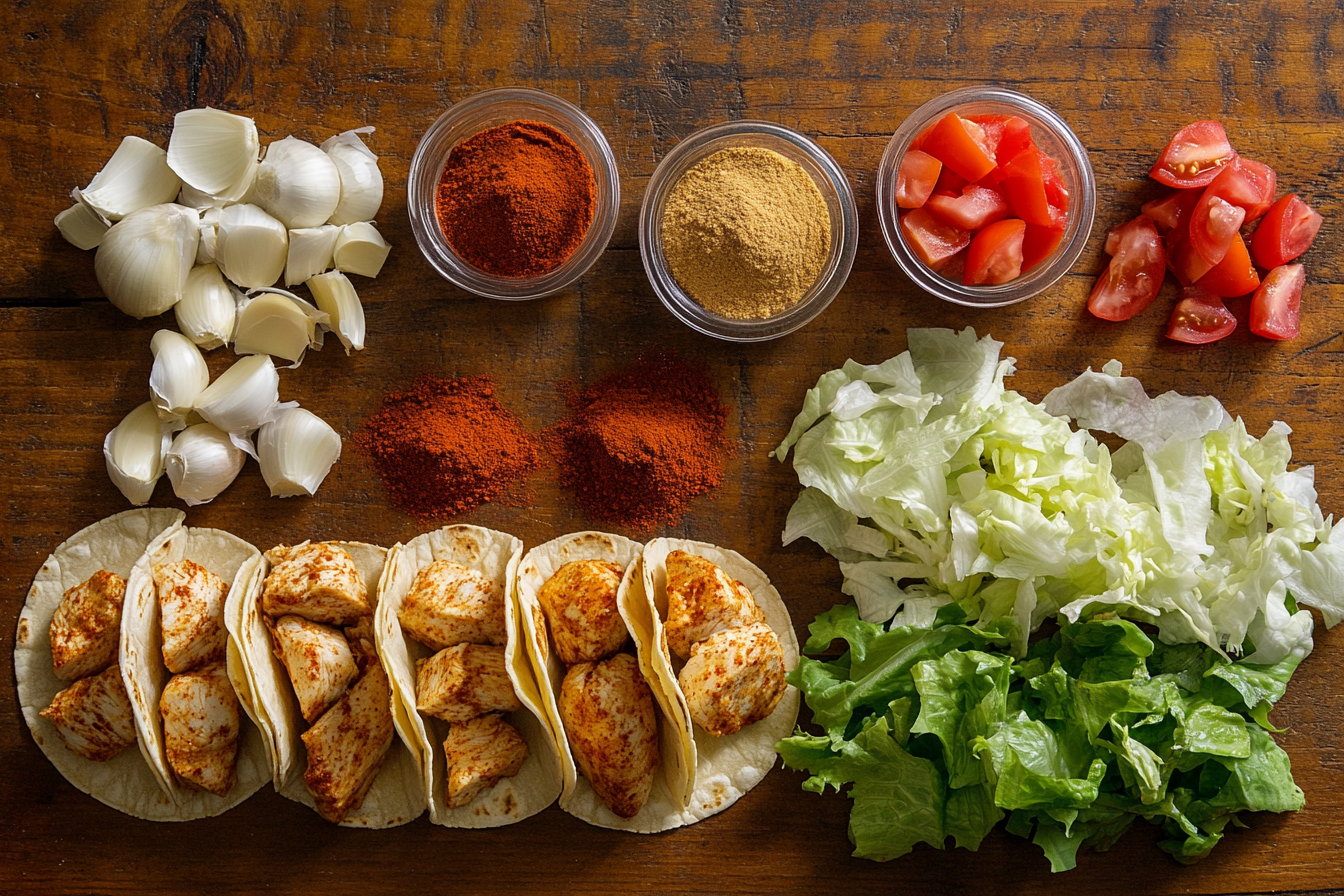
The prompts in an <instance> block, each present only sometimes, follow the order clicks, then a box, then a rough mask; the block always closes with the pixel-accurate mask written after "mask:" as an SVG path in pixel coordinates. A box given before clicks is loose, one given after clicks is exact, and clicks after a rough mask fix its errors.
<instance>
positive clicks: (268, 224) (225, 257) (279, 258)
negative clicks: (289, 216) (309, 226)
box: [215, 204, 289, 289]
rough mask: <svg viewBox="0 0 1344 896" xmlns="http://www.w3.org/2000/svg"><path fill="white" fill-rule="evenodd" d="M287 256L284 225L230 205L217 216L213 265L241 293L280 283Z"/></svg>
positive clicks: (254, 209)
mask: <svg viewBox="0 0 1344 896" xmlns="http://www.w3.org/2000/svg"><path fill="white" fill-rule="evenodd" d="M288 254H289V231H288V230H286V229H285V225H284V224H282V223H281V222H280V221H278V220H276V219H275V218H273V217H271V216H270V215H268V214H266V212H264V211H262V210H261V209H260V208H258V207H257V206H255V205H248V204H242V205H230V206H228V207H227V208H224V209H221V210H220V212H219V233H218V235H217V236H216V237H215V263H216V264H218V265H219V269H220V271H222V272H223V274H224V276H225V277H228V278H229V279H230V280H232V281H233V282H234V283H236V284H238V285H239V286H241V287H243V288H244V289H252V288H255V287H258V286H270V285H271V284H272V283H274V282H275V281H276V280H279V279H280V274H281V273H282V272H283V271H284V269H285V258H286V257H287V256H288Z"/></svg>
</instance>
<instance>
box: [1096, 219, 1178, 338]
mask: <svg viewBox="0 0 1344 896" xmlns="http://www.w3.org/2000/svg"><path fill="white" fill-rule="evenodd" d="M1112 237H1114V239H1113V240H1112ZM1107 243H1108V245H1109V246H1110V247H1111V248H1113V249H1114V250H1115V251H1114V253H1113V254H1114V256H1115V257H1114V258H1112V259H1111V260H1110V263H1109V264H1107V265H1106V269H1105V270H1104V271H1102V272H1101V276H1100V277H1098V278H1097V283H1096V285H1095V286H1093V287H1092V295H1091V296H1090V297H1089V298H1088V300H1087V310H1088V311H1090V312H1092V314H1094V315H1095V316H1097V317H1100V318H1101V319H1103V320H1115V321H1120V320H1129V319H1130V318H1131V317H1133V316H1134V315H1136V314H1138V313H1139V312H1140V311H1142V310H1143V309H1145V308H1147V307H1148V306H1149V305H1150V304H1152V301H1153V299H1154V298H1156V297H1157V292H1158V290H1160V289H1161V288H1162V280H1163V278H1164V277H1165V276H1166V268H1167V253H1166V250H1165V248H1164V247H1163V245H1162V238H1161V237H1160V236H1158V235H1157V227H1156V226H1155V225H1154V224H1153V219H1152V218H1149V217H1148V216H1147V215H1139V216H1138V217H1137V218H1135V219H1134V220H1132V221H1129V222H1127V223H1125V224H1122V225H1121V226H1119V227H1117V228H1115V229H1114V230H1112V231H1111V234H1110V235H1108V236H1107Z"/></svg>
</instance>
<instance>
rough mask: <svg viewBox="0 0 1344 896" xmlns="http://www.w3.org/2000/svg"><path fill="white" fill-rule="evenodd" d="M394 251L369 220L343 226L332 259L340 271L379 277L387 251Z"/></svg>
mask: <svg viewBox="0 0 1344 896" xmlns="http://www.w3.org/2000/svg"><path fill="white" fill-rule="evenodd" d="M391 251H392V247H391V246H390V245H388V243H387V240H385V239H383V235H382V234H381V233H379V232H378V228H377V227H374V226H373V225H372V224H370V223H368V222H367V221H361V222H359V223H356V224H347V225H345V226H344V227H342V228H341V235H340V236H338V237H337V238H336V248H335V250H334V251H333V252H332V259H333V260H334V261H335V263H336V269H337V270H338V271H345V272H346V273H347V274H359V275H360V276H361V277H377V276H378V272H379V271H381V270H382V269H383V262H385V261H387V253H389V252H391Z"/></svg>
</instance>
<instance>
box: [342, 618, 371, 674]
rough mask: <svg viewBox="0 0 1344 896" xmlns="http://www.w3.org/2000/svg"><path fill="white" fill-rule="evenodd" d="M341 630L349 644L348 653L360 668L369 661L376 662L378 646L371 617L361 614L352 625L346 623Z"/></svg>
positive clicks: (364, 666) (367, 664)
mask: <svg viewBox="0 0 1344 896" xmlns="http://www.w3.org/2000/svg"><path fill="white" fill-rule="evenodd" d="M342 631H344V632H345V640H346V643H348V644H349V645H350V653H352V654H353V655H354V657H355V662H356V663H358V664H359V667H360V668H361V669H364V668H367V667H368V666H369V664H370V663H376V662H378V646H377V642H376V639H375V637H374V634H373V617H372V616H362V617H360V619H359V621H358V622H356V623H355V624H354V625H347V626H346V627H345V628H344V629H342Z"/></svg>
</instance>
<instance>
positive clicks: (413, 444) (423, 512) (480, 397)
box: [354, 376, 539, 520]
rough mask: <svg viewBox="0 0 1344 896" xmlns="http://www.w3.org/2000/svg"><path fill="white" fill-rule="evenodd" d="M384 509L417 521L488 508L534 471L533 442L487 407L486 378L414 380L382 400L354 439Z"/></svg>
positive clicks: (491, 390) (493, 405)
mask: <svg viewBox="0 0 1344 896" xmlns="http://www.w3.org/2000/svg"><path fill="white" fill-rule="evenodd" d="M354 441H355V446H356V447H357V448H359V449H360V450H361V451H362V452H364V454H366V455H367V456H368V457H369V458H370V460H372V461H373V465H374V468H375V469H377V471H378V475H379V476H381V477H382V480H383V488H384V490H386V492H387V494H388V497H390V498H391V499H392V502H393V503H394V504H396V505H397V506H398V507H400V508H401V509H402V510H404V511H406V512H407V513H409V514H410V515H411V516H413V517H416V518H417V519H420V520H429V519H434V518H437V517H446V516H453V515H455V514H459V513H465V512H467V511H468V510H473V509H475V508H476V507H479V506H480V505H482V504H484V503H486V502H487V501H493V500H495V499H496V498H498V497H499V496H500V495H502V494H504V492H505V491H506V490H507V489H508V488H509V486H511V485H513V484H514V483H516V482H519V481H521V480H522V479H523V478H524V477H526V476H527V475H528V474H529V473H531V472H532V471H533V470H535V469H537V467H538V465H539V459H538V455H537V438H536V436H534V435H532V434H531V433H529V432H527V431H526V430H524V429H523V427H522V424H521V423H520V422H519V420H518V418H517V417H515V416H514V415H513V414H511V413H510V412H509V411H508V409H507V408H505V407H504V406H503V405H501V404H500V403H499V402H498V401H497V400H496V399H495V383H494V380H492V379H491V378H490V377H488V376H477V377H463V378H460V379H442V378H439V377H433V376H422V377H420V378H419V379H417V380H416V381H415V382H414V383H412V384H411V386H410V388H408V389H405V390H403V391H400V392H389V393H388V394H387V396H386V397H385V398H384V399H383V406H382V408H380V409H379V411H378V413H376V414H374V415H373V416H372V417H370V418H369V419H368V420H367V421H365V423H364V426H363V428H362V429H360V431H359V432H357V433H356V434H355V438H354Z"/></svg>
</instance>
